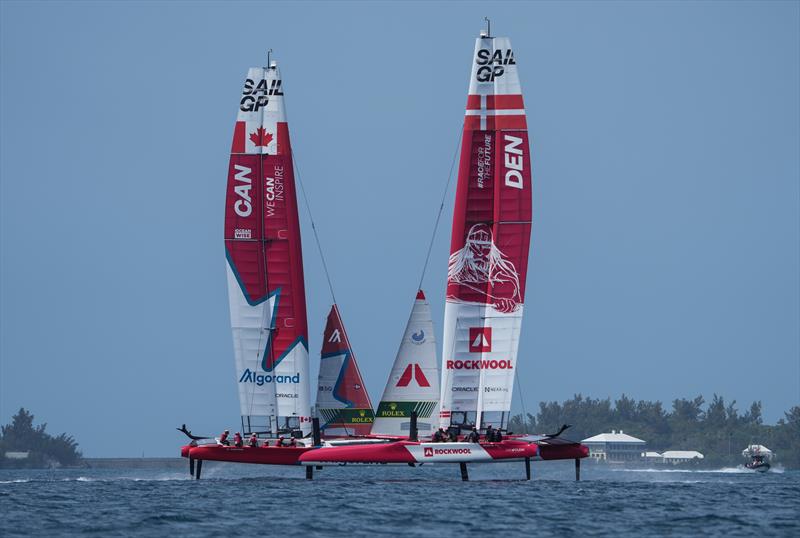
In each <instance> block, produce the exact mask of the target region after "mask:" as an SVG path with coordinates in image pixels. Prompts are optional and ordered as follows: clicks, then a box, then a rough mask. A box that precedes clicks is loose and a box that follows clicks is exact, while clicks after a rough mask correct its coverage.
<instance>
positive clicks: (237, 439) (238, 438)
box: [233, 432, 244, 448]
mask: <svg viewBox="0 0 800 538" xmlns="http://www.w3.org/2000/svg"><path fill="white" fill-rule="evenodd" d="M233 446H235V447H236V448H242V447H243V446H244V442H243V441H242V434H241V433H239V432H236V433H234V434H233Z"/></svg>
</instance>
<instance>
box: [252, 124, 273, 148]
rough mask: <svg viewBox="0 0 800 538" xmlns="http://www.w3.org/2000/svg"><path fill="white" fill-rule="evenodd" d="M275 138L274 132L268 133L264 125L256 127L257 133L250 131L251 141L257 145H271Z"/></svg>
mask: <svg viewBox="0 0 800 538" xmlns="http://www.w3.org/2000/svg"><path fill="white" fill-rule="evenodd" d="M273 138H274V137H273V135H272V133H268V132H267V131H266V130H265V129H264V128H263V127H259V128H258V129H256V132H255V133H250V141H251V142H252V143H253V144H254V145H255V146H264V147H266V146H269V143H270V142H272V139H273Z"/></svg>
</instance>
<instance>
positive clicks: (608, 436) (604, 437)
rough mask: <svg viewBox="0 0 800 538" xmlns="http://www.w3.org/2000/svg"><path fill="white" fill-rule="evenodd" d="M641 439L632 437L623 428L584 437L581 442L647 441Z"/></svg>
mask: <svg viewBox="0 0 800 538" xmlns="http://www.w3.org/2000/svg"><path fill="white" fill-rule="evenodd" d="M645 442H646V441H642V440H641V439H637V438H636V437H632V436H630V435H628V434H627V433H625V432H623V431H622V430H620V431H619V433H617V431H616V430H611V433H601V434H598V435H595V436H594V437H589V438H588V439H584V440H583V441H581V443H645Z"/></svg>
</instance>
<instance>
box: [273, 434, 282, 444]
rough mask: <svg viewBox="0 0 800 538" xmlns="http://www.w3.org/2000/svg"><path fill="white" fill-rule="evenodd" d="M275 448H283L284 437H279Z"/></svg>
mask: <svg viewBox="0 0 800 538" xmlns="http://www.w3.org/2000/svg"><path fill="white" fill-rule="evenodd" d="M275 446H283V435H281V436H279V437H278V440H277V441H275Z"/></svg>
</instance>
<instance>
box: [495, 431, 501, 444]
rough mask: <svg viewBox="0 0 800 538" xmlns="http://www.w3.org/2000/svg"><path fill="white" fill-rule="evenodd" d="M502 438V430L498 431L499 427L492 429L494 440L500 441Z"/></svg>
mask: <svg viewBox="0 0 800 538" xmlns="http://www.w3.org/2000/svg"><path fill="white" fill-rule="evenodd" d="M502 440H503V432H501V431H500V428H497V429H496V430H495V431H494V442H495V443H500V442H501V441H502Z"/></svg>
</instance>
